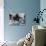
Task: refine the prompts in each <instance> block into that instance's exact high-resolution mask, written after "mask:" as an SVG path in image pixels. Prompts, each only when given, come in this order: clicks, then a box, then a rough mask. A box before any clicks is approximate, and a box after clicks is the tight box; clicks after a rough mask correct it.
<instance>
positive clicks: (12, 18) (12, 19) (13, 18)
mask: <svg viewBox="0 0 46 46" xmlns="http://www.w3.org/2000/svg"><path fill="white" fill-rule="evenodd" d="M25 19H26V15H25V13H15V14H14V13H10V14H9V24H10V25H25V22H26V20H25Z"/></svg>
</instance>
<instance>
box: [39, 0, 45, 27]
mask: <svg viewBox="0 0 46 46" xmlns="http://www.w3.org/2000/svg"><path fill="white" fill-rule="evenodd" d="M43 9H46V0H41V1H40V10H41V11H42V10H43ZM42 17H43V22H42V21H41V22H40V25H42V26H45V27H46V11H44V12H43V15H42Z"/></svg>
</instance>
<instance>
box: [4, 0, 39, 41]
mask: <svg viewBox="0 0 46 46" xmlns="http://www.w3.org/2000/svg"><path fill="white" fill-rule="evenodd" d="M39 9H40V0H4V35H5V37H4V38H5V40H7V41H18V40H19V39H20V38H22V37H24V36H25V35H26V34H27V33H28V32H29V31H31V29H32V24H33V19H34V17H36V14H35V13H36V12H37V11H39ZM10 12H15V13H16V12H24V13H25V14H26V25H25V26H10V25H9V21H8V19H9V18H8V17H9V16H8V15H9V13H10Z"/></svg>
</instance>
